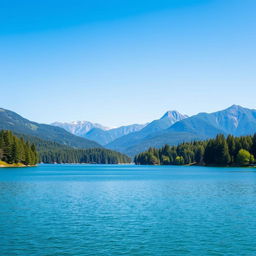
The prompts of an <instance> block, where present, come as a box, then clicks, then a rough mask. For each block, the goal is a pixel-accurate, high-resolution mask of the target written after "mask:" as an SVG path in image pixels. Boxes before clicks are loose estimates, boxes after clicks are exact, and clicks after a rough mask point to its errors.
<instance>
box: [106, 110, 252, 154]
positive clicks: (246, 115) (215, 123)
mask: <svg viewBox="0 0 256 256" xmlns="http://www.w3.org/2000/svg"><path fill="white" fill-rule="evenodd" d="M220 133H221V134H224V135H228V134H232V135H235V136H243V135H251V134H254V133H256V110H255V109H248V108H243V107H241V106H238V105H233V106H231V107H229V108H227V109H225V110H222V111H217V112H214V113H199V114H197V115H194V116H192V117H188V118H185V119H183V120H180V121H179V122H176V123H175V124H173V125H172V126H170V127H169V128H167V129H163V130H160V131H157V132H153V133H150V134H148V135H147V136H144V137H140V138H139V139H138V138H136V140H133V139H132V138H131V137H130V138H129V140H127V138H125V137H123V138H120V139H119V141H114V142H113V143H111V144H109V145H107V146H108V147H109V148H112V149H115V150H119V151H121V152H123V153H126V154H128V155H131V156H133V155H135V154H137V153H139V152H142V151H144V150H145V149H148V148H149V147H161V146H163V145H164V144H170V145H176V144H178V143H182V142H188V141H192V140H203V139H208V138H213V137H215V136H216V135H217V134H220Z"/></svg>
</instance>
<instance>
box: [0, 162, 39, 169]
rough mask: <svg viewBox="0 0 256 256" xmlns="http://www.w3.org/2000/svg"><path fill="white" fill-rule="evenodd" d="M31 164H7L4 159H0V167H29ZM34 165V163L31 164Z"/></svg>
mask: <svg viewBox="0 0 256 256" xmlns="http://www.w3.org/2000/svg"><path fill="white" fill-rule="evenodd" d="M31 166H32V165H24V164H22V163H17V164H8V163H6V162H4V161H0V168H3V167H31ZM33 166H35V165H33Z"/></svg>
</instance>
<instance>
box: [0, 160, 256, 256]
mask: <svg viewBox="0 0 256 256" xmlns="http://www.w3.org/2000/svg"><path fill="white" fill-rule="evenodd" d="M0 236H1V237H0V255H3V256H7V255H11V256H13V255H24V256H30V255H49V256H50V255H51V256H52V255H75V256H77V255H95V256H101V255H117V256H119V255H135V256H136V255H143V256H146V255H157V256H158V255H168V256H169V255H175V256H178V255H195V256H199V255H204V256H205V255H236V256H237V255H243V256H245V255H248V256H252V255H256V238H255V237H256V169H253V168H251V169H249V168H248V169H246V168H204V167H175V166H171V167H168V166H129V165H127V166H126V165H121V166H117V165H106V166H103V165H41V166H39V167H36V168H17V169H15V168H12V169H4V168H2V169H0Z"/></svg>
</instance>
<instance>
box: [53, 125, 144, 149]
mask: <svg viewBox="0 0 256 256" xmlns="http://www.w3.org/2000/svg"><path fill="white" fill-rule="evenodd" d="M51 125H53V126H58V127H61V128H63V129H65V130H66V131H68V132H70V133H72V134H74V135H77V136H81V137H83V138H86V139H89V140H93V141H96V142H97V143H99V144H101V145H103V146H105V145H107V144H108V143H110V142H112V141H114V140H116V139H118V138H120V137H122V136H124V135H127V134H129V133H133V132H137V131H139V130H141V129H142V128H144V127H145V126H146V124H131V125H127V126H121V127H118V128H112V129H111V128H108V127H106V126H103V125H101V124H97V123H92V122H89V121H73V122H70V123H67V122H64V123H61V122H54V123H52V124H51Z"/></svg>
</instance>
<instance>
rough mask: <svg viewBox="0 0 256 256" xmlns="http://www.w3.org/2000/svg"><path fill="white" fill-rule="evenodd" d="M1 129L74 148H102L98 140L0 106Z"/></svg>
mask: <svg viewBox="0 0 256 256" xmlns="http://www.w3.org/2000/svg"><path fill="white" fill-rule="evenodd" d="M0 130H10V131H13V132H14V133H19V134H24V135H30V136H35V137H38V138H40V139H43V140H46V141H53V142H56V143H60V144H62V145H66V146H70V147H74V148H84V149H86V148H101V147H102V146H101V145H99V144H98V143H97V142H94V141H91V140H87V139H85V138H81V137H79V136H75V135H73V134H71V133H69V132H67V131H66V130H64V129H62V128H60V127H56V126H52V125H47V124H39V123H36V122H33V121H29V120H28V119H25V118H23V117H22V116H20V115H18V114H16V113H15V112H13V111H10V110H6V109H3V108H0Z"/></svg>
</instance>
